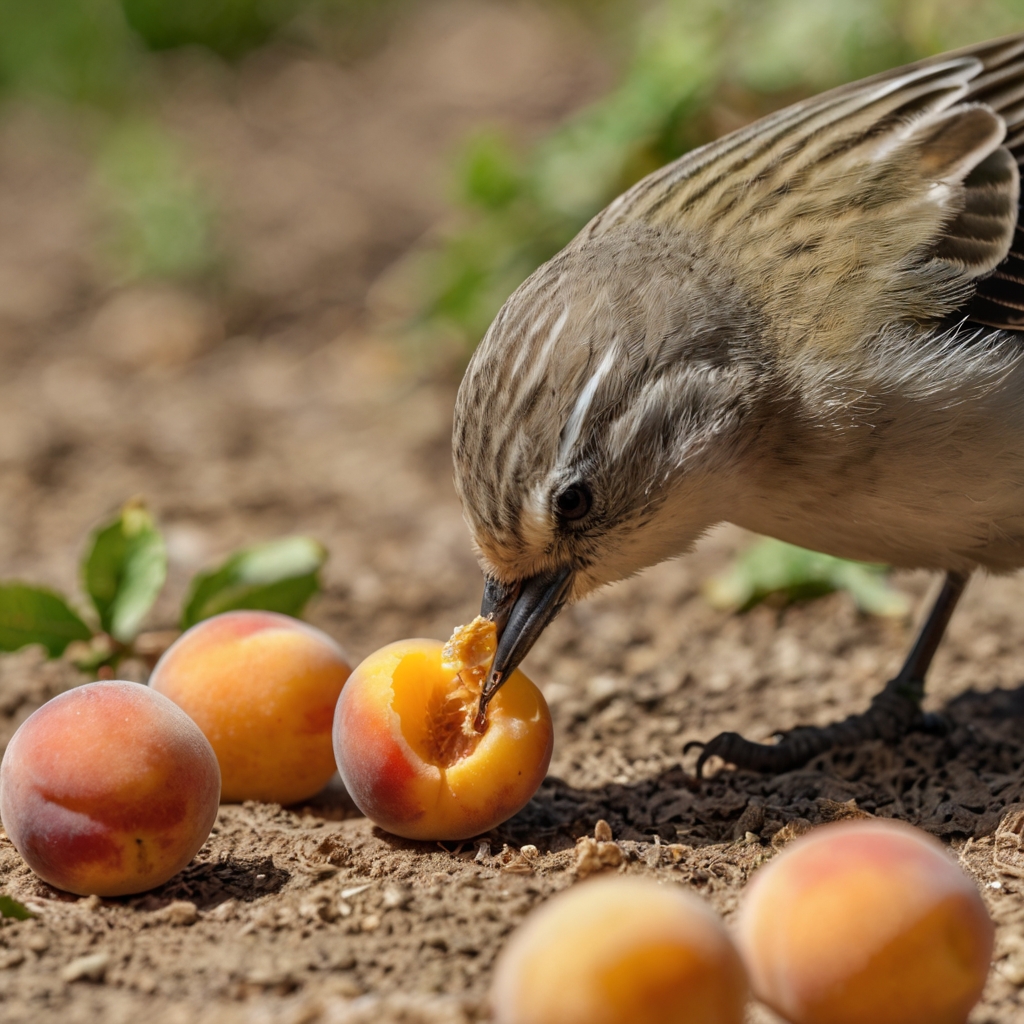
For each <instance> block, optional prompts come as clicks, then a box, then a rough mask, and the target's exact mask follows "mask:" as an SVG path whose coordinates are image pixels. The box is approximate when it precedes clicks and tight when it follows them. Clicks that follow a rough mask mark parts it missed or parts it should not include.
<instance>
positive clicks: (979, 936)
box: [739, 819, 993, 1024]
mask: <svg viewBox="0 0 1024 1024" xmlns="http://www.w3.org/2000/svg"><path fill="white" fill-rule="evenodd" d="M992 942H993V926H992V921H991V919H990V918H989V916H988V913H987V911H986V910H985V905H984V903H983V902H982V900H981V897H980V895H979V894H978V890H977V887H976V886H975V884H974V882H972V881H971V879H969V878H968V877H967V876H966V875H965V874H964V873H963V872H962V871H961V870H960V868H959V867H958V866H957V865H956V864H955V863H954V862H953V861H952V859H951V858H950V857H949V856H948V854H947V853H946V852H945V850H944V849H943V848H942V846H941V844H940V843H938V842H937V841H936V840H935V839H933V838H932V837H931V836H929V835H927V833H925V832H922V831H921V830H920V829H916V828H913V827H911V826H910V825H906V824H903V823H901V822H896V821H889V820H877V819H876V820H857V821H845V822H837V823H835V824H832V825H824V826H822V827H821V828H818V829H815V830H814V831H813V832H811V833H810V834H809V835H807V836H805V837H803V838H802V839H799V840H797V841H796V842H794V843H793V845H792V846H790V847H788V848H787V849H786V850H785V851H784V852H783V853H781V854H779V856H778V857H776V858H775V860H773V861H771V863H769V864H768V865H767V866H766V867H763V868H762V869H761V870H760V871H758V872H757V874H756V875H755V876H754V878H753V881H752V882H751V884H750V886H749V888H748V890H747V892H746V895H745V899H744V905H743V908H742V910H741V913H740V919H739V946H740V951H741V952H742V954H743V956H744V959H745V961H746V964H747V970H748V971H749V973H750V979H751V984H752V985H753V989H754V994H755V995H756V996H757V997H758V998H759V999H761V1000H763V1001H764V1002H765V1003H767V1004H768V1006H770V1007H771V1008H772V1009H773V1010H775V1011H776V1012H778V1013H779V1014H781V1015H782V1016H783V1017H785V1018H786V1020H788V1021H792V1022H793V1024H921V1022H922V1021H927V1022H928V1024H963V1022H964V1021H965V1020H966V1019H967V1014H968V1013H969V1012H970V1009H971V1007H972V1006H973V1005H974V1004H975V1003H976V1002H977V1001H978V999H979V997H980V996H981V990H982V988H983V987H984V985H985V978H986V975H987V974H988V968H989V961H990V959H991V956H992Z"/></svg>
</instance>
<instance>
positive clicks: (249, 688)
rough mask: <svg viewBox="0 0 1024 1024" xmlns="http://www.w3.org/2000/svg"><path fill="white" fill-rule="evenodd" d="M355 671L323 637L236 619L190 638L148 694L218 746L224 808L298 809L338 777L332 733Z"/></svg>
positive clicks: (197, 629)
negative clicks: (268, 805) (250, 803)
mask: <svg viewBox="0 0 1024 1024" xmlns="http://www.w3.org/2000/svg"><path fill="white" fill-rule="evenodd" d="M351 671H352V669H351V666H350V665H349V663H348V660H347V659H346V657H345V652H344V651H343V650H342V649H341V647H340V646H339V645H338V644H337V643H335V641H334V640H332V639H331V638H330V637H329V636H328V635H327V634H326V633H324V632H322V631H321V630H319V629H316V628H315V627H313V626H310V625H308V624H307V623H305V622H300V621H299V620H298V619H293V618H291V617H290V616H288V615H279V614H278V613H277V612H263V611H234V612H224V613H223V614H222V615H215V616H213V617H212V618H209V619H204V620H203V621H202V622H199V623H197V624H196V625H195V626H193V627H192V628H191V629H189V630H187V631H186V632H185V633H183V634H182V635H181V636H180V637H179V638H178V639H177V640H176V641H175V642H174V643H173V644H172V645H171V647H170V648H168V650H167V651H166V652H165V653H164V655H163V657H162V658H161V659H160V660H159V661H158V662H157V664H156V668H154V669H153V674H152V675H151V676H150V679H149V685H150V686H151V687H152V688H153V689H154V690H156V691H157V692H159V693H162V694H164V695H165V696H167V697H170V698H171V700H173V701H174V702H175V704H177V705H178V706H179V707H181V708H184V710H185V711H186V712H188V714H189V716H190V717H191V718H192V719H193V721H195V723H196V724H197V725H198V726H199V728H200V729H202V730H203V733H204V735H205V736H206V738H207V739H208V740H209V741H210V744H211V746H212V747H213V749H214V752H215V753H216V755H217V760H218V761H219V762H220V772H221V778H222V780H223V781H222V786H223V788H222V792H221V799H222V800H224V801H225V802H232V801H241V800H265V801H268V802H272V803H280V804H290V803H295V801H297V800H305V799H306V798H307V797H311V796H313V794H314V793H317V792H319V791H320V790H321V789H323V787H324V786H325V785H326V784H327V782H328V780H329V779H330V777H331V776H332V775H333V774H334V753H333V751H332V749H331V723H332V721H333V719H334V705H335V704H336V703H337V701H338V694H340V693H341V688H342V687H343V686H344V685H345V680H346V679H347V678H348V676H349V673H350V672H351Z"/></svg>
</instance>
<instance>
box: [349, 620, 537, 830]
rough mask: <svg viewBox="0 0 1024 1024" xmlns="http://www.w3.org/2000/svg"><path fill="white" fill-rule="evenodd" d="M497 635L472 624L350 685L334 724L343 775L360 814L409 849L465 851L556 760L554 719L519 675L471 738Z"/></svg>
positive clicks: (373, 667)
mask: <svg viewBox="0 0 1024 1024" xmlns="http://www.w3.org/2000/svg"><path fill="white" fill-rule="evenodd" d="M494 638H495V628H494V624H493V623H491V622H488V621H487V620H486V619H481V618H479V617H478V618H477V619H476V620H474V622H472V623H470V624H469V626H463V627H461V628H460V629H459V630H456V633H455V635H454V636H453V637H452V639H451V640H450V641H449V642H448V644H447V645H445V644H442V643H440V642H439V641H437V640H400V641H398V642H397V643H393V644H389V645H388V646H386V647H382V648H381V649H380V650H379V651H376V652H375V653H374V654H371V655H370V656H369V657H368V658H366V659H365V660H364V661H363V662H362V663H361V664H360V665H358V666H357V667H356V669H355V671H354V672H353V673H352V676H351V678H350V679H349V681H348V683H347V684H346V686H345V689H344V690H343V691H342V694H341V699H340V700H339V701H338V708H337V711H336V713H335V717H334V754H335V757H336V758H337V762H338V771H339V772H340V773H341V777H342V780H343V781H344V783H345V786H346V787H347V788H348V791H349V794H350V795H351V797H352V799H353V800H354V801H355V803H356V806H357V807H359V809H360V810H361V811H362V812H363V813H364V814H365V815H366V816H367V817H368V818H370V819H371V820H373V821H374V822H376V823H377V824H378V825H380V827H381V828H384V829H387V831H389V832H393V833H394V834H395V835H399V836H405V837H406V838H408V839H468V838H469V837H470V836H474V835H479V834H480V833H481V832H486V831H487V830H488V829H490V828H493V827H494V826H495V825H498V824H500V823H501V822H503V821H505V820H506V819H507V818H510V817H511V816H512V815H513V814H515V813H516V811H518V810H519V809H520V808H521V807H522V806H523V805H524V804H526V803H527V801H529V799H530V797H532V796H533V794H534V793H535V792H536V790H537V787H538V786H539V785H540V784H541V782H542V781H543V779H544V775H545V774H546V772H547V768H548V762H549V761H550V760H551V740H552V731H551V715H550V713H549V712H548V706H547V703H546V702H545V700H544V697H543V696H542V695H541V693H540V691H539V690H538V689H537V687H536V686H534V685H533V683H531V682H530V680H529V679H527V678H526V676H524V675H523V674H522V672H518V671H517V672H514V673H513V674H512V676H511V677H510V678H509V680H508V681H507V682H506V683H505V684H504V686H502V688H501V689H500V690H499V691H498V693H497V695H496V696H495V698H494V700H493V701H492V702H491V705H490V708H489V710H488V720H487V726H486V729H485V731H484V732H483V733H482V734H481V733H478V732H477V731H476V730H475V729H474V728H473V720H474V718H475V717H476V713H477V707H478V704H479V699H480V689H481V687H482V685H483V679H484V676H485V675H486V672H487V666H489V665H490V662H491V660H492V659H493V656H494V645H495V639H494Z"/></svg>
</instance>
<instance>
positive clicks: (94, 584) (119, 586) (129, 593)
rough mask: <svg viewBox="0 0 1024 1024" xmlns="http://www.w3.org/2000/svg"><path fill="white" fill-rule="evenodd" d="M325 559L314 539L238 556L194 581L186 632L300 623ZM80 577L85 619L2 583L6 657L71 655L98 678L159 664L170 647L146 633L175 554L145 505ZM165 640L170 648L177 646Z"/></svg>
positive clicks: (21, 586) (67, 606)
mask: <svg viewBox="0 0 1024 1024" xmlns="http://www.w3.org/2000/svg"><path fill="white" fill-rule="evenodd" d="M326 559H327V552H326V550H325V549H324V548H323V546H322V545H320V544H318V543H317V542H316V541H315V540H311V539H310V538H308V537H285V538H282V539H280V540H274V541H269V542H267V543H264V544H258V545H255V546H253V547H247V548H243V549H241V550H240V551H236V552H235V553H234V554H233V555H231V557H230V558H228V559H227V561H225V562H224V563H223V564H222V565H220V566H218V567H217V568H215V569H213V570H210V571H207V572H201V573H199V574H198V575H197V576H196V577H195V578H194V579H193V580H192V584H191V586H190V588H189V592H188V594H187V596H186V598H185V603H184V606H183V608H182V613H181V620H180V627H181V628H182V629H187V628H188V627H189V626H192V625H194V624H195V623H197V622H199V621H200V620H202V619H206V618H209V617H210V616H212V615H217V614H218V613H220V612H225V611H231V610H233V609H237V608H254V609H262V610H265V611H275V612H281V613H283V614H285V615H293V616H298V615H300V614H301V613H302V609H303V608H304V607H305V606H306V603H307V602H308V601H309V599H310V598H311V597H312V596H313V595H314V594H315V593H316V592H317V591H318V590H319V589H320V569H321V568H322V567H323V564H324V562H325V561H326ZM81 575H82V589H83V590H84V591H85V595H86V597H87V598H88V603H87V607H86V609H84V610H83V611H82V612H81V614H80V613H79V611H77V610H76V609H75V607H73V605H72V604H71V603H70V602H69V601H68V600H67V599H66V598H65V597H64V596H62V595H61V594H58V593H56V592H54V591H52V590H49V589H47V588H45V587H38V586H34V585H32V584H28V583H21V582H8V583H0V651H16V650H18V649H19V648H21V647H25V646H26V645H28V644H41V645H42V646H43V647H44V648H45V649H46V652H47V654H48V655H49V656H50V657H51V658H59V657H61V656H62V655H64V654H65V653H66V652H68V650H69V648H71V650H72V652H73V655H72V660H73V661H74V662H75V664H76V665H78V666H79V668H81V669H83V670H84V671H90V672H97V671H100V672H102V670H104V669H106V670H109V671H113V669H115V668H116V667H117V665H118V663H119V662H120V661H121V660H122V659H124V658H125V657H129V656H132V657H141V658H143V659H144V660H147V661H153V660H154V658H155V656H158V655H159V654H160V653H161V650H162V647H163V646H166V643H165V644H162V645H161V644H155V645H154V644H153V643H147V642H145V640H146V637H147V635H146V634H141V628H142V624H143V621H144V620H145V618H146V615H147V614H148V613H149V611H150V609H151V608H152V607H153V604H154V602H155V601H156V599H157V597H158V596H159V595H160V591H161V590H162V589H163V585H164V581H165V579H166V577H167V551H166V548H165V545H164V540H163V537H162V536H161V534H160V531H159V529H158V528H157V525H156V522H155V521H154V519H153V516H152V514H151V513H150V512H149V510H148V509H147V508H146V506H145V505H144V504H143V503H142V502H141V501H138V500H133V501H129V502H128V503H127V504H126V505H125V506H124V507H123V508H122V509H121V511H120V512H119V513H118V515H117V516H116V517H115V518H114V519H112V520H111V521H110V522H108V523H105V524H103V525H102V526H100V527H99V528H98V529H97V530H95V531H94V532H93V534H92V536H91V537H90V539H89V543H88V546H87V549H86V552H85V556H84V557H83V559H82V568H81ZM166 639H167V642H168V643H169V642H170V639H172V638H171V637H167V638H166ZM72 645H74V646H73V647H72ZM103 674H105V673H103Z"/></svg>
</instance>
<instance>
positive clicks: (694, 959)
mask: <svg viewBox="0 0 1024 1024" xmlns="http://www.w3.org/2000/svg"><path fill="white" fill-rule="evenodd" d="M746 1000H747V980H746V976H745V974H744V971H743V965H742V963H741V961H740V957H739V954H738V953H737V952H736V950H735V948H734V947H733V944H732V942H731V940H730V939H729V936H728V934H727V933H726V930H725V927H724V926H723V924H722V922H721V921H720V920H719V918H718V916H717V915H716V914H715V913H714V911H712V910H711V908H710V907H709V906H708V905H707V904H706V903H704V901H703V900H701V899H700V898H699V897H697V896H694V895H692V894H691V893H689V892H687V891H686V890H685V889H683V888H682V887H681V886H678V885H673V884H668V885H660V884H658V883H657V882H654V881H650V880H647V879H636V878H622V877H618V878H601V879H595V880H593V881H587V882H581V883H580V884H579V885H576V886H574V887H573V888H572V889H570V890H568V892H564V893H561V894H559V895H558V896H555V897H554V898H552V899H551V900H549V901H548V902H547V903H545V904H544V905H543V906H542V907H540V909H538V910H535V911H534V912H533V913H532V914H531V915H530V916H529V917H528V918H527V919H526V922H525V923H524V924H523V925H522V927H520V928H519V930H518V931H517V932H515V934H513V936H512V938H511V940H510V941H509V943H508V945H507V946H506V947H505V949H504V950H503V951H502V953H501V955H500V956H499V958H498V962H497V964H496V966H495V971H494V982H493V984H492V986H491V1007H492V1009H493V1011H494V1015H495V1020H496V1022H497V1024H698V1022H699V1024H740V1022H741V1021H742V1020H743V1009H744V1005H745V1004H746Z"/></svg>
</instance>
